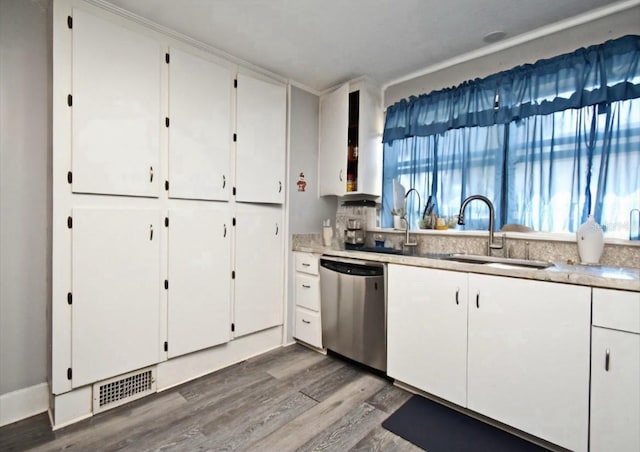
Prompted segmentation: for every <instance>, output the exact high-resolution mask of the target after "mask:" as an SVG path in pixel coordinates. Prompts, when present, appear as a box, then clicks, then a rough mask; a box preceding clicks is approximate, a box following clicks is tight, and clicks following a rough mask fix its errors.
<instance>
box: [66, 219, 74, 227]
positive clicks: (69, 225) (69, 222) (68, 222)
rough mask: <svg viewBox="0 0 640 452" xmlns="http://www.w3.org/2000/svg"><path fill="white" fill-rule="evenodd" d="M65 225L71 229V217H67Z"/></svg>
mask: <svg viewBox="0 0 640 452" xmlns="http://www.w3.org/2000/svg"><path fill="white" fill-rule="evenodd" d="M67 227H68V228H69V229H71V228H72V227H73V218H71V217H67Z"/></svg>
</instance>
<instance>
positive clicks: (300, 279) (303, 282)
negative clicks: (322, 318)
mask: <svg viewBox="0 0 640 452" xmlns="http://www.w3.org/2000/svg"><path fill="white" fill-rule="evenodd" d="M296 305H298V306H303V307H305V308H307V309H312V310H314V311H320V277H319V276H311V275H304V274H301V273H298V274H297V275H296Z"/></svg>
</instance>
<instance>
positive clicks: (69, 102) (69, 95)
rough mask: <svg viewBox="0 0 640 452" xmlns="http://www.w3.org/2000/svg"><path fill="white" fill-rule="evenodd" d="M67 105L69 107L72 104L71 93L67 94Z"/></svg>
mask: <svg viewBox="0 0 640 452" xmlns="http://www.w3.org/2000/svg"><path fill="white" fill-rule="evenodd" d="M67 105H68V106H69V107H71V106H72V105H73V96H72V95H71V94H68V95H67Z"/></svg>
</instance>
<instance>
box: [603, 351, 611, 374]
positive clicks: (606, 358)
mask: <svg viewBox="0 0 640 452" xmlns="http://www.w3.org/2000/svg"><path fill="white" fill-rule="evenodd" d="M610 355H611V352H610V350H609V349H607V350H606V352H605V353H604V370H605V371H607V372H609V361H610V358H609V357H610Z"/></svg>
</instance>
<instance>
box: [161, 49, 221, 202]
mask: <svg viewBox="0 0 640 452" xmlns="http://www.w3.org/2000/svg"><path fill="white" fill-rule="evenodd" d="M232 95H233V71H232V67H231V66H229V65H226V66H224V65H222V64H217V63H214V62H213V61H210V60H207V59H205V58H203V57H200V56H197V55H194V54H191V53H189V52H186V51H184V50H181V49H180V48H175V47H172V48H171V49H170V63H169V118H170V127H169V196H170V197H172V198H191V199H206V200H228V199H229V193H230V187H231V177H230V159H231V144H232V131H231V114H232V108H231V106H232V103H231V99H232Z"/></svg>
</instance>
